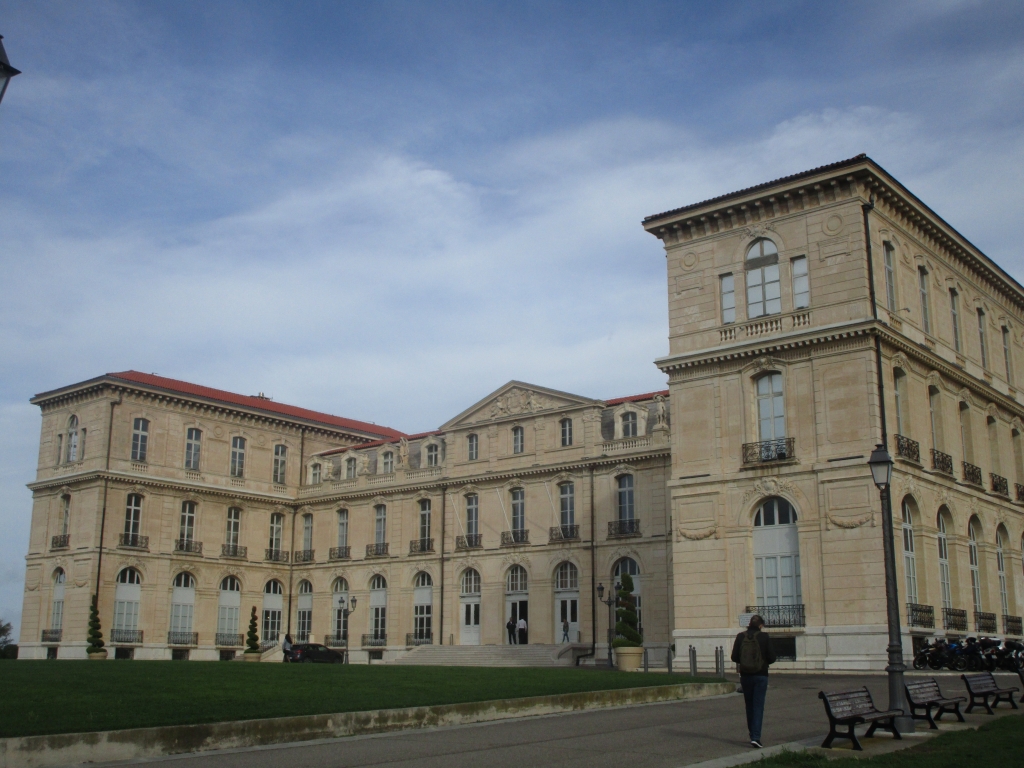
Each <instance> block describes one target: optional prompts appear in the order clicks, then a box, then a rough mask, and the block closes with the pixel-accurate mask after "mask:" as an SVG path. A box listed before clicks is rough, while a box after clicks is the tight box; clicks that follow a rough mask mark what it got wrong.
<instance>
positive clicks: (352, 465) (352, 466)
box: [345, 456, 356, 480]
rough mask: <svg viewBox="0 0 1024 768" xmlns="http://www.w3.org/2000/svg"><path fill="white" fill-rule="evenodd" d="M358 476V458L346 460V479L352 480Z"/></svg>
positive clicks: (353, 457) (352, 457)
mask: <svg viewBox="0 0 1024 768" xmlns="http://www.w3.org/2000/svg"><path fill="white" fill-rule="evenodd" d="M355 476H356V457H355V456H351V457H349V458H347V459H345V479H346V480H352V479H353V478H354V477H355Z"/></svg>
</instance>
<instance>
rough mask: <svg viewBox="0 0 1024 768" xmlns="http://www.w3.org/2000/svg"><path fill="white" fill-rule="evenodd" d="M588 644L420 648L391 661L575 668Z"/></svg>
mask: <svg viewBox="0 0 1024 768" xmlns="http://www.w3.org/2000/svg"><path fill="white" fill-rule="evenodd" d="M589 650H590V646H589V645H585V644H575V643H574V644H563V645H419V646H417V647H415V648H413V649H412V650H411V651H409V652H408V653H407V654H405V655H403V656H402V657H401V658H398V659H396V660H395V661H393V662H391V663H392V664H409V665H413V664H415V665H421V666H449V667H571V666H572V665H573V664H574V663H575V662H574V660H575V657H576V655H577V654H578V653H584V652H586V651H589Z"/></svg>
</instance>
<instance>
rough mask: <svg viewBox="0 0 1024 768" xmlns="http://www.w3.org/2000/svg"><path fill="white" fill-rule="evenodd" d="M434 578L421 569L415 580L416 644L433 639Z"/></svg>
mask: <svg viewBox="0 0 1024 768" xmlns="http://www.w3.org/2000/svg"><path fill="white" fill-rule="evenodd" d="M433 612H434V580H433V579H432V578H430V574H429V573H427V572H426V571H420V572H419V573H417V574H416V578H415V579H414V580H413V595H412V639H413V642H414V643H416V644H425V643H430V642H432V641H433V637H434V634H433Z"/></svg>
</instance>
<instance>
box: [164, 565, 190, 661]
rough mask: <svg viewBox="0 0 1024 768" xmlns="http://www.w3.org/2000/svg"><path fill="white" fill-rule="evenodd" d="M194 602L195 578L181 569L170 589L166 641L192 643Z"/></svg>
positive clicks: (180, 643) (177, 643) (176, 643)
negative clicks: (169, 611)
mask: <svg viewBox="0 0 1024 768" xmlns="http://www.w3.org/2000/svg"><path fill="white" fill-rule="evenodd" d="M195 603H196V580H195V578H194V577H193V576H192V574H191V573H188V572H187V571H182V572H181V573H179V574H178V575H177V576H175V577H174V582H173V587H172V590H171V628H170V633H171V635H170V637H169V638H168V643H169V644H172V645H192V641H193V638H192V617H193V613H194V612H195Z"/></svg>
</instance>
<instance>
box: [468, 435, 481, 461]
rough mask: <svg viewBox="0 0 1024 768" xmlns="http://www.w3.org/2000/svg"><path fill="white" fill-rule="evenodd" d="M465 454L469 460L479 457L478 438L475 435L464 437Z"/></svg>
mask: <svg viewBox="0 0 1024 768" xmlns="http://www.w3.org/2000/svg"><path fill="white" fill-rule="evenodd" d="M466 455H467V457H468V459H469V461H476V460H477V459H478V458H480V438H479V437H477V436H476V435H470V436H469V437H467V438H466Z"/></svg>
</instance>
